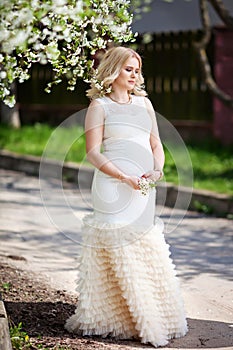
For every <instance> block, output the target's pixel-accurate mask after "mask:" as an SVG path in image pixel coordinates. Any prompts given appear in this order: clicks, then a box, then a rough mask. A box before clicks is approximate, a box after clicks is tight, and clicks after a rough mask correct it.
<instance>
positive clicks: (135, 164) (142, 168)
mask: <svg viewBox="0 0 233 350" xmlns="http://www.w3.org/2000/svg"><path fill="white" fill-rule="evenodd" d="M103 154H104V155H105V157H106V158H107V159H109V160H110V161H111V162H112V163H113V164H115V165H116V166H117V167H118V168H119V169H120V170H122V171H123V172H125V173H126V174H127V175H137V176H141V175H142V174H144V173H145V172H146V171H148V170H151V169H153V166H154V160H153V154H152V151H151V147H150V144H149V143H148V142H145V143H142V142H141V143H138V142H134V141H124V142H123V141H117V142H115V143H109V144H108V145H105V150H104V152H103Z"/></svg>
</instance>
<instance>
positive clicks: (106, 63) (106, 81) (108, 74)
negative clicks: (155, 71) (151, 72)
mask: <svg viewBox="0 0 233 350" xmlns="http://www.w3.org/2000/svg"><path fill="white" fill-rule="evenodd" d="M130 57H135V58H137V60H138V62H139V69H140V70H139V74H138V78H137V80H136V84H135V86H134V88H133V89H132V90H131V91H130V92H131V93H133V94H134V95H138V96H146V95H147V93H146V91H145V90H144V87H143V83H144V78H143V76H142V72H141V68H142V59H141V57H140V55H139V54H138V53H137V52H136V51H134V50H132V49H130V48H126V47H123V46H118V47H113V48H111V49H109V50H107V51H106V52H105V54H104V55H103V57H102V59H101V61H100V64H99V66H98V68H97V71H96V75H95V76H94V77H93V79H92V82H91V88H90V89H89V90H87V96H88V97H89V98H90V99H95V98H98V97H101V96H104V95H106V94H109V93H110V92H111V84H112V83H113V82H114V80H115V79H117V77H118V76H119V74H120V72H121V69H122V67H123V65H124V63H125V62H126V61H127V59H129V58H130Z"/></svg>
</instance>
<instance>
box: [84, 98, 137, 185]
mask: <svg viewBox="0 0 233 350" xmlns="http://www.w3.org/2000/svg"><path fill="white" fill-rule="evenodd" d="M103 134H104V109H103V107H102V106H101V105H100V103H99V102H98V101H95V100H94V101H92V102H91V104H90V106H89V108H88V110H87V114H86V119H85V135H86V153H87V160H88V161H89V162H90V163H91V164H93V165H94V166H95V167H96V168H97V169H99V170H101V171H102V172H103V173H105V174H107V175H109V176H112V177H114V178H116V179H119V180H121V181H124V182H126V183H127V184H128V185H130V186H131V187H133V188H134V189H138V178H137V177H136V176H133V177H132V176H128V175H126V174H124V173H123V172H122V171H121V170H120V169H119V168H118V167H116V166H115V165H114V164H113V163H112V162H111V161H110V160H108V159H107V158H106V157H105V156H104V155H103V154H102V153H101V152H100V151H101V145H102V142H103Z"/></svg>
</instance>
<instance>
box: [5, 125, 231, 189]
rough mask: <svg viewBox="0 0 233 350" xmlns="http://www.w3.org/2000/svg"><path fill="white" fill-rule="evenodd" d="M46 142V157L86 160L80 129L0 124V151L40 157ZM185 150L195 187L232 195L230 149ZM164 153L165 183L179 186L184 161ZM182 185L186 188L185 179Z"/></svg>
mask: <svg viewBox="0 0 233 350" xmlns="http://www.w3.org/2000/svg"><path fill="white" fill-rule="evenodd" d="M48 140H50V143H49V147H48V150H49V152H48V156H49V157H51V158H55V159H62V160H63V159H65V160H66V161H73V162H77V163H79V162H82V161H85V136H84V132H83V128H82V127H77V126H75V127H73V128H69V129H65V128H59V129H56V131H54V128H52V127H50V126H48V125H44V124H36V125H34V126H23V127H21V128H20V129H12V128H10V127H7V126H3V125H0V149H7V150H9V151H13V152H16V153H22V154H30V155H35V156H41V155H42V154H43V151H44V148H45V146H46V144H47V142H48ZM70 145H72V146H71V147H70ZM186 147H187V150H188V153H189V155H190V158H191V161H192V167H193V172H194V183H193V185H194V188H198V189H207V190H211V191H215V192H219V193H226V194H229V195H233V180H232V179H233V152H232V151H233V149H232V147H231V148H230V147H224V146H221V145H219V144H218V143H217V142H216V141H205V142H203V143H201V144H186ZM165 154H166V164H165V169H164V173H165V178H166V181H168V182H173V183H175V184H178V177H179V176H180V175H181V176H182V174H183V175H184V174H185V171H186V169H185V167H186V166H187V164H185V162H186V161H185V160H184V161H182V159H178V158H179V156H178V158H177V156H176V157H174V155H173V154H171V152H169V150H168V149H167V148H166V147H165ZM177 154H179V153H177ZM178 163H179V164H178ZM177 164H178V166H177ZM182 167H183V168H182ZM177 168H178V169H179V172H177ZM184 177H185V176H184ZM181 184H182V185H186V183H185V180H184V181H181Z"/></svg>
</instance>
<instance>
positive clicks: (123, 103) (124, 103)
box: [108, 95, 132, 105]
mask: <svg viewBox="0 0 233 350" xmlns="http://www.w3.org/2000/svg"><path fill="white" fill-rule="evenodd" d="M108 97H109V98H110V100H112V101H113V102H116V103H118V104H119V105H128V104H130V103H131V101H132V99H131V96H130V95H129V99H128V101H127V102H120V101H117V100H115V99H114V98H112V97H111V96H110V95H109V96H108Z"/></svg>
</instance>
